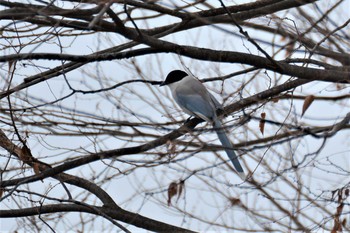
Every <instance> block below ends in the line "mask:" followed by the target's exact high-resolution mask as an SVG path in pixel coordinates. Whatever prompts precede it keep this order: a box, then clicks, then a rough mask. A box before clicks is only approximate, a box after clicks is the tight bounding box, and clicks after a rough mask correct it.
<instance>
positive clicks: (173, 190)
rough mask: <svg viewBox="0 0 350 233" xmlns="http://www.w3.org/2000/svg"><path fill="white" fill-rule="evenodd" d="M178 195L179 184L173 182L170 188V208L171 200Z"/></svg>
mask: <svg viewBox="0 0 350 233" xmlns="http://www.w3.org/2000/svg"><path fill="white" fill-rule="evenodd" d="M176 194H177V183H176V182H171V183H170V185H169V187H168V206H170V204H171V199H172V198H173V197H174V196H176Z"/></svg>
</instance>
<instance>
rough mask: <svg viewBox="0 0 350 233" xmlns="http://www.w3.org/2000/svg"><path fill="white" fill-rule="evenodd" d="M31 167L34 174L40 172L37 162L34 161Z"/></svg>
mask: <svg viewBox="0 0 350 233" xmlns="http://www.w3.org/2000/svg"><path fill="white" fill-rule="evenodd" d="M33 169H34V173H35V175H39V174H40V166H39V163H36V162H35V163H34V164H33Z"/></svg>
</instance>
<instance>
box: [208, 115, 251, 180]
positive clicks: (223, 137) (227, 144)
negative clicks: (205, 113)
mask: <svg viewBox="0 0 350 233" xmlns="http://www.w3.org/2000/svg"><path fill="white" fill-rule="evenodd" d="M214 128H215V131H216V134H217V135H218V137H219V140H220V142H221V144H222V146H223V147H224V149H225V151H226V154H227V155H228V157H229V158H230V160H231V162H232V164H233V166H234V167H235V169H236V171H237V173H238V175H239V176H240V177H241V179H242V180H245V178H246V176H245V174H244V171H243V168H242V166H241V164H240V162H239V161H238V157H237V155H236V153H235V151H234V150H233V147H232V143H231V141H230V139H229V138H228V137H227V134H226V132H225V130H224V129H223V128H222V124H221V122H220V121H219V120H218V119H216V120H214Z"/></svg>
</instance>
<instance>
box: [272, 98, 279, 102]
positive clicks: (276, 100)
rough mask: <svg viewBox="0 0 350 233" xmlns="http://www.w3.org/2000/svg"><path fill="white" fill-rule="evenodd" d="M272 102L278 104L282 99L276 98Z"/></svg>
mask: <svg viewBox="0 0 350 233" xmlns="http://www.w3.org/2000/svg"><path fill="white" fill-rule="evenodd" d="M271 100H272V102H274V103H277V102H278V101H280V98H278V97H276V98H272V99H271Z"/></svg>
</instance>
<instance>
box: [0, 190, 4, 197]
mask: <svg viewBox="0 0 350 233" xmlns="http://www.w3.org/2000/svg"><path fill="white" fill-rule="evenodd" d="M3 194H4V190H3V189H2V188H0V198H1V197H2V195H3Z"/></svg>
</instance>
